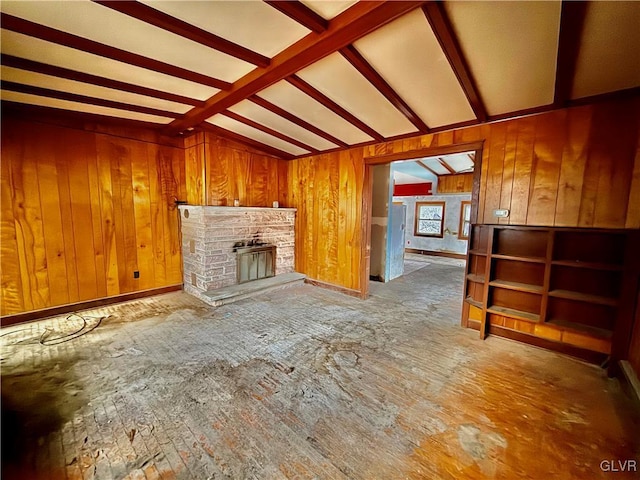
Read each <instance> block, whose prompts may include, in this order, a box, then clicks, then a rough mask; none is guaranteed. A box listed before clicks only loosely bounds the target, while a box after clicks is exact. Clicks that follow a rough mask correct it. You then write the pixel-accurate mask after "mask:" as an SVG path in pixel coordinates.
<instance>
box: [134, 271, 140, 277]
mask: <svg viewBox="0 0 640 480" xmlns="http://www.w3.org/2000/svg"><path fill="white" fill-rule="evenodd" d="M133 278H140V272H139V271H138V270H136V271H134V272H133Z"/></svg>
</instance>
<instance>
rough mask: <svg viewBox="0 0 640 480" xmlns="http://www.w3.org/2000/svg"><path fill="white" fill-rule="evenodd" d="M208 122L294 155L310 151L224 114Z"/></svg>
mask: <svg viewBox="0 0 640 480" xmlns="http://www.w3.org/2000/svg"><path fill="white" fill-rule="evenodd" d="M207 122H208V123H211V124H212V125H217V126H218V127H222V128H225V129H227V130H230V131H232V132H234V133H237V134H239V135H243V136H245V137H248V138H251V139H253V140H255V141H256V142H260V143H263V144H265V145H270V146H272V147H274V148H277V149H278V150H282V151H283V152H287V153H290V154H292V155H304V154H307V153H309V151H308V150H304V149H302V148H300V147H298V146H296V145H292V144H290V143H289V142H285V141H284V140H280V139H279V138H276V137H274V136H273V135H269V134H268V133H265V132H263V131H261V130H258V129H257V128H253V127H250V126H249V125H245V124H244V123H241V122H238V121H237V120H234V119H233V118H229V117H225V116H224V115H220V114H218V115H214V116H213V117H211V118H209V119H207Z"/></svg>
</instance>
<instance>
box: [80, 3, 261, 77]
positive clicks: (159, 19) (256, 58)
mask: <svg viewBox="0 0 640 480" xmlns="http://www.w3.org/2000/svg"><path fill="white" fill-rule="evenodd" d="M92 1H93V2H94V3H98V4H100V5H102V6H104V7H107V8H110V9H112V10H115V11H116V12H119V13H122V14H124V15H128V16H130V17H133V18H135V19H137V20H141V21H143V22H145V23H148V24H150V25H153V26H155V27H158V28H161V29H163V30H166V31H168V32H171V33H175V34H176V35H179V36H181V37H184V38H188V39H189V40H192V41H194V42H197V43H199V44H201V45H205V46H207V47H209V48H213V49H214V50H217V51H219V52H223V53H226V54H227V55H231V56H232V57H235V58H238V59H240V60H243V61H245V62H248V63H251V64H253V65H257V66H258V67H266V66H268V65H269V63H270V62H271V60H270V59H269V57H265V56H264V55H261V54H259V53H257V52H254V51H253V50H250V49H248V48H245V47H243V46H241V45H238V44H236V43H233V42H231V41H229V40H226V39H224V38H222V37H219V36H217V35H215V34H213V33H211V32H208V31H207V30H203V29H201V28H199V27H196V26H195V25H191V24H190V23H187V22H184V21H182V20H180V19H178V18H176V17H172V16H171V15H167V14H166V13H164V12H161V11H160V10H156V9H155V8H152V7H150V6H148V5H145V4H144V3H140V2H136V1H130V0H127V1H123V0H118V1H112V0H107V1H105V0H92Z"/></svg>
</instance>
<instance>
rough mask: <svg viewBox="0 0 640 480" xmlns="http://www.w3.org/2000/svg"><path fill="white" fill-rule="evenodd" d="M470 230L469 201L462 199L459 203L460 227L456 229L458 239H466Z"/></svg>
mask: <svg viewBox="0 0 640 480" xmlns="http://www.w3.org/2000/svg"><path fill="white" fill-rule="evenodd" d="M470 231H471V202H468V201H463V202H462V204H461V205H460V228H459V229H458V238H459V239H460V240H468V239H469V232H470Z"/></svg>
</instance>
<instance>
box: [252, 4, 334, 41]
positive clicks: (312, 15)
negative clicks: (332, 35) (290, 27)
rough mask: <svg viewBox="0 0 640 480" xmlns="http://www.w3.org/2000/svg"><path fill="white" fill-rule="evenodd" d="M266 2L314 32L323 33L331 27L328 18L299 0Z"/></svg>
mask: <svg viewBox="0 0 640 480" xmlns="http://www.w3.org/2000/svg"><path fill="white" fill-rule="evenodd" d="M264 3H267V4H269V5H271V6H272V7H273V8H275V9H276V10H278V11H279V12H281V13H284V14H285V15H286V16H287V17H289V18H291V19H292V20H295V21H296V22H298V23H299V24H300V25H303V26H305V27H306V28H308V29H309V30H311V31H312V32H316V33H322V32H324V31H325V30H326V29H327V28H329V22H328V21H327V20H325V19H324V18H322V17H321V16H320V15H318V14H317V13H316V12H314V11H313V10H311V9H310V8H309V7H307V6H306V5H305V4H303V3H300V2H299V1H298V0H287V1H283V0H276V1H271V0H264Z"/></svg>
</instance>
